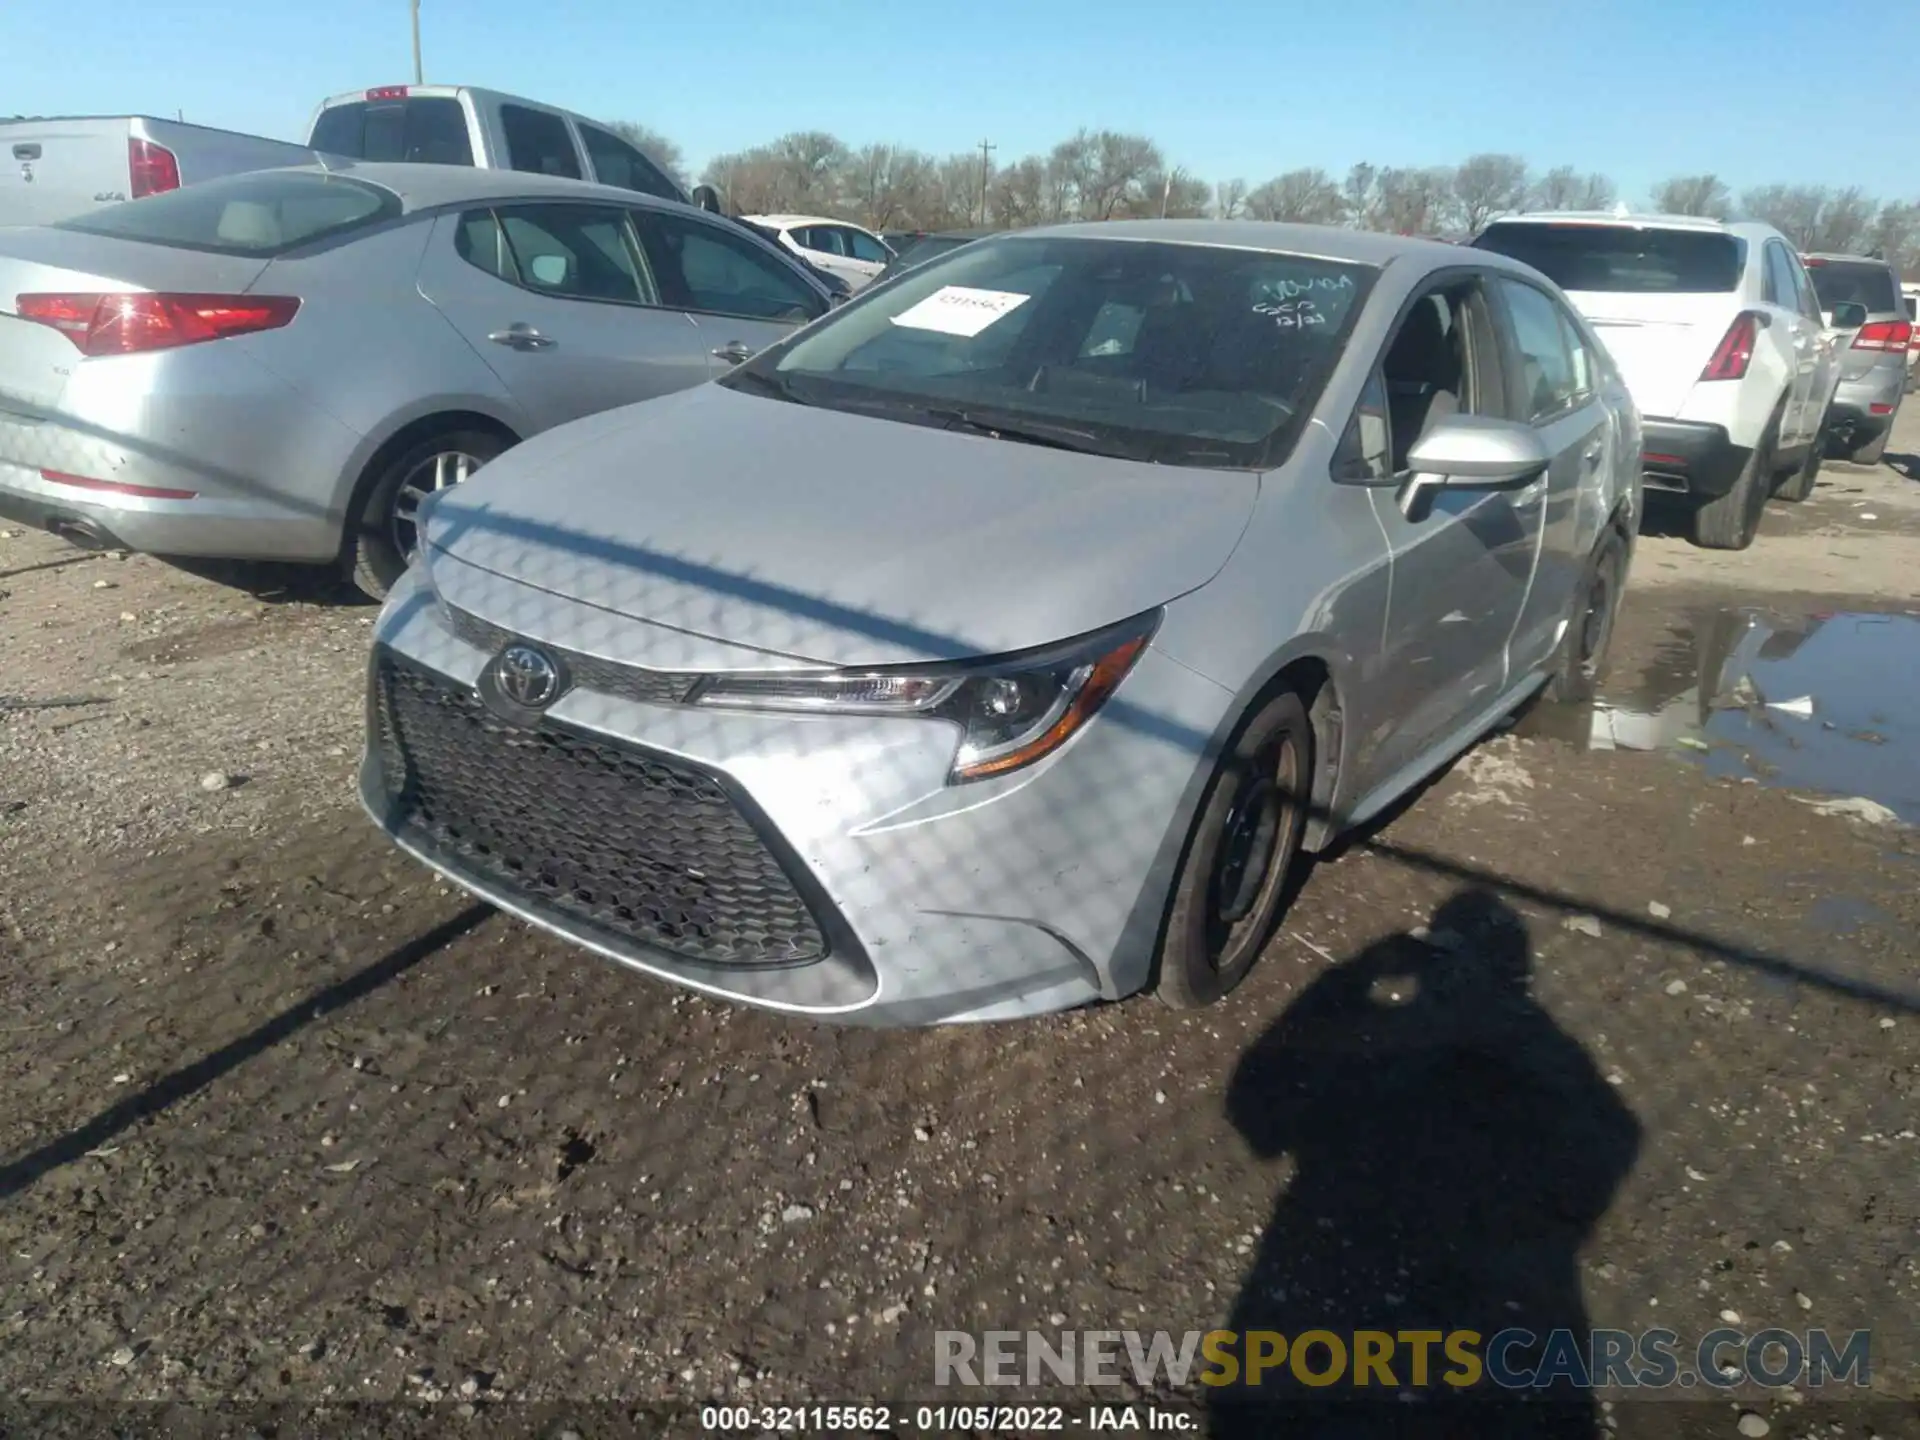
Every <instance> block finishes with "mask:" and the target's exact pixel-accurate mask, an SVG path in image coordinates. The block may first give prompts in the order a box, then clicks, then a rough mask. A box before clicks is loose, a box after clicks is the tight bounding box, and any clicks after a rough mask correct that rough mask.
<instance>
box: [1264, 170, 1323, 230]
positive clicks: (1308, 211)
mask: <svg viewBox="0 0 1920 1440" xmlns="http://www.w3.org/2000/svg"><path fill="white" fill-rule="evenodd" d="M1346 213H1347V206H1346V201H1345V199H1344V198H1343V197H1342V196H1341V193H1340V187H1339V186H1338V185H1336V184H1335V183H1334V180H1333V177H1332V176H1331V175H1329V174H1327V172H1326V171H1324V170H1319V169H1313V168H1308V169H1302V170H1289V171H1288V172H1287V173H1286V174H1284V175H1276V176H1274V178H1273V179H1271V180H1268V181H1267V182H1265V183H1264V184H1261V185H1256V186H1254V188H1253V189H1252V190H1250V191H1248V192H1247V214H1248V216H1249V217H1251V218H1252V219H1255V220H1291V221H1293V222H1295V223H1297V224H1303V225H1338V224H1339V223H1340V222H1341V221H1342V220H1344V219H1345V218H1346Z"/></svg>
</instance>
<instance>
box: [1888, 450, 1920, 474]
mask: <svg viewBox="0 0 1920 1440" xmlns="http://www.w3.org/2000/svg"><path fill="white" fill-rule="evenodd" d="M1880 458H1881V460H1882V461H1883V462H1885V464H1886V465H1887V466H1888V467H1889V468H1890V469H1891V470H1892V471H1893V472H1894V473H1895V474H1896V475H1901V476H1904V477H1905V478H1907V479H1908V480H1920V455H1892V454H1888V455H1882V456H1881V457H1880Z"/></svg>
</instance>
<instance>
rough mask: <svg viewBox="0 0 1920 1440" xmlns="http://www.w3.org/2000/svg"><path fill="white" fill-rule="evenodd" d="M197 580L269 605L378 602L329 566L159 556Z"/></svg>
mask: <svg viewBox="0 0 1920 1440" xmlns="http://www.w3.org/2000/svg"><path fill="white" fill-rule="evenodd" d="M155 558H156V559H158V560H160V561H161V562H162V563H163V564H166V565H170V566H172V567H173V568H174V569H175V570H178V571H180V572H182V573H183V574H187V575H191V576H193V577H194V578H195V579H199V580H208V581H211V582H212V583H214V584H215V585H221V586H225V587H226V588H227V589H229V590H243V591H245V592H246V593H247V594H248V595H251V596H252V597H253V598H254V599H255V600H259V601H261V602H262V603H264V604H268V605H299V604H305V605H337V606H340V607H342V608H351V607H353V606H356V605H372V604H373V603H374V602H373V601H372V600H371V599H370V598H368V596H367V595H366V594H365V593H363V592H362V591H361V590H359V589H358V588H357V587H355V586H354V585H352V584H350V583H349V582H348V581H347V579H346V578H345V576H343V575H342V574H341V573H340V571H339V570H338V569H336V568H334V567H332V566H327V565H295V564H291V563H284V562H279V561H272V560H212V559H203V558H200V557H197V556H182V555H161V556H156V557H155Z"/></svg>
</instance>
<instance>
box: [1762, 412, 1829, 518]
mask: <svg viewBox="0 0 1920 1440" xmlns="http://www.w3.org/2000/svg"><path fill="white" fill-rule="evenodd" d="M1826 453H1827V427H1826V426H1824V425H1822V426H1821V427H1820V433H1819V434H1817V435H1815V436H1814V437H1813V448H1812V449H1810V450H1808V451H1807V458H1806V459H1805V460H1803V461H1802V462H1801V464H1800V468H1799V469H1798V470H1796V471H1794V472H1793V474H1791V475H1789V476H1788V477H1787V478H1786V479H1785V480H1782V481H1781V482H1780V488H1779V489H1777V490H1775V491H1774V492H1773V493H1774V494H1776V495H1778V496H1779V497H1780V498H1781V499H1782V500H1786V501H1789V502H1790V503H1792V504H1795V505H1798V504H1799V503H1800V502H1801V501H1803V500H1805V499H1807V498H1808V497H1809V496H1811V495H1812V494H1813V487H1814V486H1815V485H1818V484H1819V483H1820V461H1821V458H1822V457H1823V456H1825V455H1826Z"/></svg>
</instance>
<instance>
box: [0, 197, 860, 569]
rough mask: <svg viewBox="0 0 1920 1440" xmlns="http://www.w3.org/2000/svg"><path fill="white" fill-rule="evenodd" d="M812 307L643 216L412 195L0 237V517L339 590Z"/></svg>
mask: <svg viewBox="0 0 1920 1440" xmlns="http://www.w3.org/2000/svg"><path fill="white" fill-rule="evenodd" d="M828 308H829V300H828V296H827V293H826V290H825V289H824V288H823V287H822V286H820V285H818V284H816V283H815V282H814V281H813V279H812V277H811V276H809V275H808V274H807V273H806V271H805V270H804V269H802V268H801V267H800V266H799V265H798V264H796V263H794V261H793V260H792V258H791V257H790V256H788V255H786V254H785V253H784V252H782V251H781V250H779V249H777V248H776V247H774V246H772V245H769V244H767V243H766V242H764V241H762V240H760V239H759V238H758V237H756V236H754V235H751V234H749V233H747V232H746V231H744V230H742V229H741V228H740V227H738V226H736V225H734V224H732V223H730V222H728V221H725V220H719V219H716V218H714V217H712V216H709V215H707V214H705V213H704V212H702V211H699V210H695V209H693V208H691V207H689V206H684V205H679V204H676V203H674V202H673V201H670V200H657V199H654V198H653V197H650V196H644V195H639V194H635V193H634V192H632V191H629V190H615V189H612V188H609V187H605V186H599V185H588V184H585V183H583V182H581V181H577V180H561V179H549V178H544V177H541V176H537V175H525V174H520V173H517V172H514V171H487V170H469V169H456V168H453V167H450V166H440V165H354V164H351V163H350V162H347V161H335V162H332V163H331V164H329V165H325V166H318V165H316V166H308V167H301V168H296V169H285V170H261V171H255V172H253V173H251V174H245V175H236V176H230V177H227V178H225V179H221V180H210V181H207V182H206V183H205V184H203V185H194V186H190V187H187V188H185V189H181V190H175V191H172V192H170V193H168V194H165V195H157V196H153V197H151V198H149V199H144V200H131V201H127V202H125V203H124V204H121V205H113V206H108V207H105V208H103V209H100V210H95V211H92V212H90V213H88V214H85V215H79V216H75V217H72V218H70V219H68V220H65V221H62V222H61V223H60V224H58V225H55V226H50V227H45V228H35V229H26V230H17V231H13V232H11V233H9V234H6V235H4V236H0V516H4V517H6V518H8V519H11V520H16V521H23V522H25V523H27V524H31V525H35V526H39V527H42V528H44V529H47V530H50V531H53V532H55V533H57V534H61V535H64V536H66V537H68V538H70V539H72V540H75V541H77V542H79V543H82V544H90V545H96V546H124V547H125V548H128V549H132V550H142V551H150V552H154V553H157V554H162V555H180V556H218V557H234V558H243V559H255V558H265V559H277V560H292V561H313V562H320V563H332V562H335V561H338V562H341V563H342V564H343V565H344V566H345V567H346V569H347V570H348V571H349V573H351V574H352V575H353V577H354V578H355V580H356V581H357V582H358V583H359V584H360V585H361V587H362V588H364V589H365V590H367V591H368V593H370V594H374V595H378V594H381V593H383V592H384V590H385V589H386V587H387V586H388V585H390V584H391V583H392V582H393V581H394V579H395V578H397V577H398V575H399V574H400V572H401V570H402V569H403V568H404V567H405V565H406V563H407V561H408V558H409V556H410V555H411V553H412V551H413V548H414V544H415V537H416V516H417V509H418V506H419V504H420V502H421V500H422V499H423V498H424V497H425V496H426V495H427V494H428V493H430V492H432V491H433V490H435V489H439V488H443V487H445V486H447V485H450V484H455V483H457V482H458V481H460V480H461V479H463V478H464V477H465V476H467V475H468V474H470V473H471V472H472V471H473V470H475V469H477V468H478V467H479V466H481V465H483V464H485V463H486V462H487V461H489V460H491V459H493V457H495V456H496V455H498V454H500V453H501V452H502V451H503V450H505V449H507V448H508V447H509V446H511V445H513V444H515V443H516V442H518V441H519V440H521V439H524V438H525V437H527V436H529V435H533V434H535V433H537V432H539V431H541V430H545V429H547V428H549V427H550V426H553V425H557V424H560V423H561V422H563V421H567V420H572V419H575V418H577V417H579V416H582V415H588V414H591V413H593V412H595V411H599V410H606V409H611V408H614V407H617V406H622V405H626V404H629V403H630V402H632V401H636V400H644V399H647V398H649V397H651V396H656V395H662V394H665V393H667V392H668V391H671V390H677V389H682V388H684V387H686V386H690V385H697V384H699V383H700V382H701V381H703V380H706V379H707V378H709V377H710V376H712V375H715V374H718V373H721V372H724V371H726V370H727V369H729V368H731V367H732V366H733V365H736V364H738V363H739V362H741V361H742V360H745V359H746V358H747V357H748V356H749V355H751V354H752V353H753V352H754V351H755V350H757V349H759V348H760V347H762V346H764V345H766V344H768V343H770V342H772V341H773V340H775V339H778V338H780V337H781V336H784V335H785V334H786V333H787V332H788V331H789V330H791V329H792V328H794V327H795V326H796V325H799V324H802V323H804V322H806V321H808V320H811V319H813V318H815V317H816V316H819V315H823V314H825V313H826V311H827V309H828Z"/></svg>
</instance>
